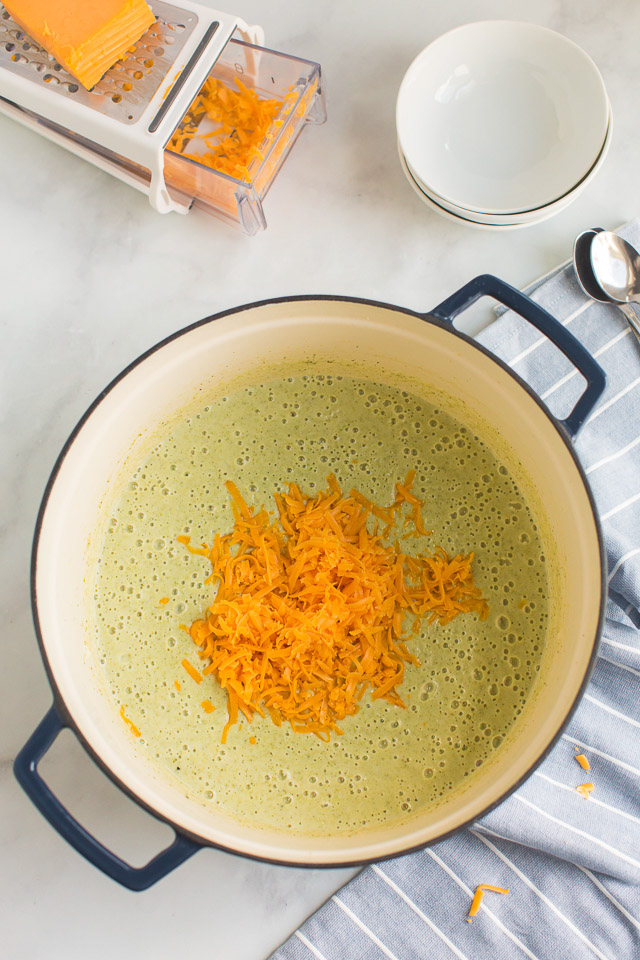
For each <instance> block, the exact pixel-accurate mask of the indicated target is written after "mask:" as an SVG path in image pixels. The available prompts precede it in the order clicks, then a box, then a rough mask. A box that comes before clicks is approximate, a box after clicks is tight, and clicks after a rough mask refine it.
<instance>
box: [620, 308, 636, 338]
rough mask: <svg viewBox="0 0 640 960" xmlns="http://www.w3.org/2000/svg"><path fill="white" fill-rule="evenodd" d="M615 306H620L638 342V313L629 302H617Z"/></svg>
mask: <svg viewBox="0 0 640 960" xmlns="http://www.w3.org/2000/svg"><path fill="white" fill-rule="evenodd" d="M617 306H619V307H620V309H621V310H622V312H623V313H624V315H625V317H626V318H627V320H628V321H629V326H630V327H631V329H632V330H633V332H634V333H635V335H636V338H637V340H638V343H640V320H639V319H638V314H637V313H636V312H635V310H634V309H633V307H632V306H631V304H630V303H619V304H617Z"/></svg>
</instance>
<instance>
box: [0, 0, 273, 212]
mask: <svg viewBox="0 0 640 960" xmlns="http://www.w3.org/2000/svg"><path fill="white" fill-rule="evenodd" d="M150 6H151V8H152V10H154V13H155V12H156V10H155V9H154V7H156V9H157V7H158V5H157V4H154V0H150ZM162 7H163V9H167V8H168V9H171V10H172V11H175V16H176V17H177V18H180V16H181V15H182V16H184V14H185V12H186V13H187V14H189V15H191V16H195V17H196V18H197V22H196V24H195V26H193V27H192V29H191V30H190V33H189V36H188V37H187V38H186V40H185V42H184V44H183V45H182V47H181V49H180V50H179V52H178V54H177V56H176V57H175V59H174V60H173V61H172V63H171V66H170V68H169V69H168V71H167V73H166V75H165V76H164V78H163V79H162V80H161V82H160V84H159V86H158V87H157V89H156V90H155V92H154V93H153V95H152V96H151V97H150V99H149V100H148V102H147V104H146V106H145V107H144V109H143V111H142V112H141V113H140V115H139V117H138V119H137V120H135V121H134V122H131V121H127V122H123V120H121V119H118V118H116V117H114V116H109V115H105V113H103V112H102V111H101V110H99V109H94V108H93V107H91V106H88V105H87V104H85V103H80V102H76V101H74V99H73V97H72V96H69V97H67V96H59V95H56V92H55V91H54V90H52V89H50V88H49V87H48V86H47V85H46V84H45V83H43V82H38V78H37V77H35V76H34V77H30V76H21V75H20V73H19V72H18V71H17V70H15V69H11V65H10V64H11V61H9V63H7V62H6V58H5V60H4V61H3V62H1V63H0V113H4V114H5V115H6V116H9V117H11V118H12V119H14V120H17V121H18V122H19V123H21V124H22V125H23V126H26V127H28V128H29V129H32V130H35V131H36V132H38V133H39V134H40V135H41V136H44V137H45V138H46V139H48V140H51V141H52V142H54V143H57V144H59V145H60V146H63V147H65V149H67V150H69V151H70V152H71V153H74V154H76V155H77V156H79V157H82V158H83V159H85V160H88V161H89V162H90V163H92V164H93V165H94V166H96V167H98V168H100V169H102V170H105V171H106V172H108V173H111V174H112V175H113V176H116V177H117V178H118V179H119V180H122V181H123V182H125V183H128V184H129V185H130V186H133V187H135V188H136V189H137V190H140V191H142V192H143V193H146V194H147V195H148V196H149V201H150V203H151V206H152V207H153V208H154V209H155V210H157V211H158V212H159V213H168V212H170V211H176V212H178V213H188V211H189V209H190V206H191V198H185V202H180V200H179V199H178V198H177V197H175V196H174V197H171V196H170V194H169V191H168V190H167V186H166V184H165V180H164V148H165V146H166V144H167V142H168V140H169V139H170V137H171V135H172V134H173V132H174V130H175V129H176V127H177V126H178V124H179V123H180V121H181V120H182V118H183V116H184V115H185V113H186V112H187V110H188V109H189V106H190V105H191V103H192V101H193V100H194V98H195V97H196V96H197V94H198V92H199V91H200V89H201V87H202V85H203V83H204V81H205V80H206V78H207V76H208V74H209V72H210V71H211V69H212V67H213V65H214V64H215V62H216V60H217V59H218V57H219V56H220V53H221V52H222V50H223V49H224V47H225V46H226V44H227V43H228V41H229V40H230V38H231V36H232V34H233V33H234V31H236V30H237V31H238V33H239V34H240V36H241V37H242V39H243V40H246V41H247V42H249V43H252V44H256V45H258V46H262V45H263V44H264V32H263V30H262V28H261V27H259V26H249V25H248V24H246V23H245V22H244V21H243V20H241V19H240V18H239V17H237V16H235V15H232V14H227V13H223V12H221V11H219V10H212V9H210V8H208V7H204V6H202V5H201V4H198V3H193V2H191V0H180V2H179V3H174V2H171V3H162ZM27 39H28V38H27ZM34 46H37V45H36V44H35V43H34ZM54 63H55V61H54V60H53V59H52V58H51V64H52V68H53V65H54ZM120 66H121V64H120V63H119V64H116V65H115V66H114V67H112V70H117V69H119V67H120ZM55 69H57V70H58V73H57V74H56V77H57V78H59V79H61V80H65V81H68V82H70V83H72V84H74V85H77V84H76V81H75V79H74V78H73V77H72V76H71V75H70V74H68V73H66V71H64V70H62V69H61V68H60V67H59V66H58V65H56V66H55ZM110 73H111V71H108V72H107V74H106V76H105V78H104V79H106V78H108V76H109V74H110ZM34 81H35V82H34ZM101 82H102V81H101ZM50 124H52V125H53V127H52V126H50ZM65 131H70V132H72V133H73V134H75V135H77V136H79V137H81V138H83V140H85V141H89V143H87V144H86V145H83V144H82V143H79V142H77V141H76V140H75V139H73V138H72V137H71V136H67V135H65ZM91 144H97V145H98V146H99V147H103V148H104V150H105V151H106V154H105V153H104V152H102V153H100V152H98V151H96V150H94V149H92V146H91ZM109 153H112V154H115V155H116V156H120V157H124V158H126V159H127V160H130V161H132V162H133V163H134V164H136V165H138V166H141V167H143V168H146V169H147V170H148V171H149V173H150V180H149V181H147V180H146V179H144V180H143V179H142V178H140V177H136V176H135V175H134V174H132V173H131V172H129V171H128V170H126V169H125V168H124V167H123V166H122V165H120V164H118V163H116V162H112V161H111V160H110V159H109V156H108V154H109Z"/></svg>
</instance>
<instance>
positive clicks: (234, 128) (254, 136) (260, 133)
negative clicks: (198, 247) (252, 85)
mask: <svg viewBox="0 0 640 960" xmlns="http://www.w3.org/2000/svg"><path fill="white" fill-rule="evenodd" d="M235 83H236V86H237V88H238V89H237V90H234V89H233V88H232V87H228V86H227V85H226V84H224V83H223V82H222V81H221V80H218V79H216V78H215V77H209V79H208V80H207V81H206V82H205V84H204V86H203V87H202V89H201V90H200V93H199V94H198V96H197V97H196V99H195V100H194V101H193V103H192V104H191V106H190V107H189V110H188V111H187V113H186V114H185V117H184V119H183V121H182V123H181V124H180V126H179V127H178V129H177V130H176V132H175V133H174V135H173V137H172V138H171V141H170V142H169V145H168V149H169V150H172V151H173V152H174V153H179V154H183V153H184V151H185V149H186V148H187V146H188V145H189V144H190V143H191V141H192V139H193V138H194V137H197V138H199V139H200V140H201V141H202V143H204V144H205V145H206V147H207V151H206V152H198V153H197V154H194V155H193V159H195V160H197V161H198V163H202V164H204V165H205V166H207V167H212V168H213V169H214V170H217V171H219V172H220V173H226V174H228V175H229V176H231V177H235V178H236V179H238V180H244V181H246V182H250V181H251V179H252V173H253V172H254V170H253V168H254V166H255V165H256V164H259V163H260V161H262V160H263V159H264V156H265V149H266V145H267V144H268V141H269V140H270V139H272V138H273V135H274V133H275V129H276V128H278V127H279V126H281V122H279V121H278V122H276V117H277V115H278V113H279V112H280V110H281V108H283V107H284V106H285V104H288V102H289V101H291V100H292V99H293V98H295V93H290V94H288V95H287V97H285V99H284V101H280V100H266V99H262V98H261V97H259V96H258V94H257V93H256V92H255V91H254V90H251V89H249V88H248V87H246V86H245V84H244V83H242V81H241V80H239V79H238V78H237V77H236V78H235ZM204 118H208V119H209V120H211V121H213V123H215V124H217V126H216V127H215V129H213V130H211V132H210V133H204V134H201V133H199V131H198V128H199V126H200V123H201V122H202V120H203V119H204ZM272 127H273V128H274V129H273V130H272Z"/></svg>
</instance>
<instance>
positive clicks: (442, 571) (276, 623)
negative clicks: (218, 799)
mask: <svg viewBox="0 0 640 960" xmlns="http://www.w3.org/2000/svg"><path fill="white" fill-rule="evenodd" d="M414 477H415V471H413V470H412V471H410V472H409V474H408V475H407V477H406V479H405V481H404V483H398V484H396V497H395V500H394V502H393V503H392V504H391V505H390V506H389V507H386V508H381V507H379V506H377V505H376V504H374V503H373V502H372V501H371V500H369V499H368V498H367V497H365V496H363V495H362V494H361V493H360V492H359V491H357V490H352V491H351V492H350V493H349V495H348V496H346V495H345V494H344V493H343V492H342V490H341V488H340V485H339V484H338V481H337V479H336V478H335V476H333V474H332V475H331V476H329V477H328V478H327V480H328V489H327V490H324V491H322V492H321V493H319V494H318V495H317V496H315V497H307V496H305V495H304V494H303V493H302V492H301V491H300V489H299V487H298V486H297V485H296V484H295V483H292V484H290V485H289V488H288V492H287V493H282V494H275V495H274V499H275V503H276V507H277V511H278V518H277V519H275V520H274V519H273V518H272V516H271V515H270V514H269V513H268V512H267V511H266V510H265V509H264V507H262V508H260V510H254V509H253V508H251V507H249V505H248V504H247V503H246V502H245V500H244V498H243V497H242V495H241V493H240V491H239V490H238V488H237V487H236V485H235V484H234V483H232V482H230V481H229V482H227V483H226V487H227V490H228V492H229V494H230V497H231V507H232V510H233V515H234V526H233V530H232V532H231V533H227V534H224V535H220V534H216V536H215V538H214V541H213V544H212V545H211V546H210V547H209V546H206V545H204V546H202V547H192V546H191V545H190V543H189V538H188V537H186V536H181V537H179V538H178V539H179V540H180V542H181V543H183V544H184V545H185V546H186V547H187V549H188V550H190V551H191V552H192V553H195V554H198V555H203V554H204V555H206V556H208V558H209V560H210V562H211V567H212V572H211V575H210V577H209V578H208V582H215V583H217V592H216V595H215V599H214V602H213V603H212V605H211V607H210V608H209V610H208V612H207V615H206V618H204V619H198V620H195V621H194V622H193V623H192V624H191V626H190V628H189V633H190V635H191V638H192V639H193V641H194V643H195V644H196V645H197V646H198V648H199V656H200V659H201V660H202V661H203V662H204V663H205V664H206V665H205V666H204V667H203V671H202V672H203V674H205V676H211V675H213V676H214V677H215V678H216V679H217V680H218V682H219V683H220V685H221V687H222V688H223V689H224V690H226V692H227V698H228V704H227V706H228V722H227V724H226V725H225V727H224V730H223V734H222V742H223V743H224V742H226V739H227V734H228V732H229V729H230V728H231V727H232V726H233V724H235V723H236V722H237V720H238V718H239V715H240V714H242V715H243V716H244V717H246V719H247V720H248V721H251V720H252V719H253V715H254V714H255V713H257V714H258V715H259V716H262V717H264V716H266V715H268V716H269V717H270V718H271V720H272V721H273V723H275V724H276V725H277V726H281V725H282V723H283V722H285V721H287V722H289V723H290V724H291V727H292V728H293V730H294V731H295V732H297V733H313V734H315V735H316V736H318V737H319V738H320V739H322V740H325V741H328V740H329V739H330V738H331V733H332V732H333V733H335V734H341V733H342V730H341V729H340V726H339V724H340V722H341V721H342V720H344V718H345V717H348V716H351V715H353V714H355V713H356V712H357V711H358V709H359V707H360V702H361V700H362V697H363V696H364V694H365V693H366V691H367V690H370V692H371V697H372V699H374V700H375V699H378V698H384V699H385V700H388V701H389V702H390V703H392V704H395V705H396V706H399V707H404V706H405V704H404V703H403V701H402V699H401V698H400V695H399V693H398V689H397V688H398V687H399V685H400V684H401V683H402V680H403V678H404V671H405V665H406V664H407V663H412V664H416V665H417V664H418V660H417V659H416V657H415V656H414V655H413V654H412V653H411V651H410V650H409V648H408V646H407V642H408V641H409V640H410V638H411V635H412V632H413V634H415V633H416V632H417V626H416V624H418V626H419V620H420V618H422V617H427V620H428V622H429V623H433V622H438V623H440V624H447V623H449V622H450V621H451V620H453V619H454V617H457V616H458V615H459V614H460V613H470V612H473V613H476V614H477V615H478V617H479V619H481V620H484V619H486V618H487V616H488V612H489V607H488V604H487V602H486V600H485V599H484V598H483V597H482V594H481V591H480V589H479V588H478V587H476V586H475V584H474V580H473V574H472V571H471V563H472V560H473V553H469V554H466V555H463V554H458V555H457V556H455V557H450V556H449V555H448V554H447V553H446V551H445V550H443V549H442V548H441V547H437V548H436V549H435V551H434V553H432V554H423V555H419V556H411V555H409V554H407V553H405V552H403V550H402V549H401V548H400V546H399V544H398V543H397V542H396V543H395V546H391V545H389V544H387V543H385V538H386V537H388V536H389V534H390V532H391V530H392V528H393V526H394V524H395V523H396V521H397V520H398V514H399V513H400V511H401V510H402V509H403V508H407V507H408V511H409V516H408V520H409V523H411V524H413V526H414V528H415V531H416V534H417V535H418V536H426V535H427V532H428V531H426V530H425V528H424V525H423V523H422V519H421V516H420V508H421V507H422V501H420V500H419V499H418V498H417V497H416V496H415V495H414V494H413V493H412V492H411V487H412V484H413V481H414ZM380 524H383V525H384V530H383V531H382V532H379V527H380ZM405 615H409V616H413V618H414V624H413V631H407V632H405V633H403V630H404V621H405ZM182 664H183V666H184V667H185V669H186V670H187V671H188V672H189V673H191V675H192V676H193V673H196V674H197V677H198V678H199V680H200V679H202V677H200V674H198V673H197V671H194V670H193V667H191V665H190V664H189V663H188V661H186V660H183V661H182ZM199 680H198V682H199Z"/></svg>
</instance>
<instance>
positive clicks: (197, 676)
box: [182, 660, 203, 683]
mask: <svg viewBox="0 0 640 960" xmlns="http://www.w3.org/2000/svg"><path fill="white" fill-rule="evenodd" d="M182 666H183V667H184V669H185V670H186V671H187V673H188V674H189V676H190V677H191V679H192V680H195V682H196V683H202V680H203V676H202V674H201V673H200V671H199V670H196V668H195V667H192V666H191V664H190V663H189V661H188V660H183V661H182Z"/></svg>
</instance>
